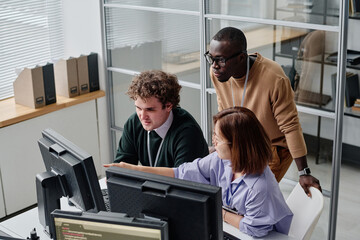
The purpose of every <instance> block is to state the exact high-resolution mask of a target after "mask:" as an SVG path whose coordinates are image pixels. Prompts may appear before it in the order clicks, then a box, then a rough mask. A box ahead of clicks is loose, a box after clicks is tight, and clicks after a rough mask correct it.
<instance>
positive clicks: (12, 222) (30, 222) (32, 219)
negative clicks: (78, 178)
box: [0, 178, 294, 240]
mask: <svg viewBox="0 0 360 240" xmlns="http://www.w3.org/2000/svg"><path fill="white" fill-rule="evenodd" d="M99 182H100V186H101V187H102V188H104V187H103V186H106V183H105V179H104V178H103V179H101V180H100V181H99ZM60 204H61V209H63V210H75V211H76V210H77V209H76V208H75V207H70V206H69V205H68V204H67V199H66V198H61V201H60ZM77 211H78V210H77ZM34 228H36V232H37V235H38V236H39V237H40V240H49V239H50V238H49V237H48V236H47V235H46V234H45V233H44V231H43V229H44V228H43V226H42V225H41V224H40V222H39V218H38V209H37V208H33V209H31V210H29V211H27V212H24V213H22V214H19V215H18V216H15V217H13V218H10V219H8V220H6V221H3V222H1V223H0V230H1V231H3V232H5V233H7V234H9V235H11V236H13V237H16V238H23V239H26V238H27V237H29V236H30V231H31V230H33V229H34ZM223 229H224V231H225V232H228V233H230V234H231V235H233V236H236V237H238V238H240V239H241V240H252V239H256V240H261V239H272V240H275V239H276V240H291V239H294V238H291V237H289V236H287V235H284V234H281V233H278V232H274V231H273V232H270V233H269V235H267V236H266V237H265V238H252V237H250V236H248V235H246V234H244V233H242V232H240V231H239V230H238V229H237V228H235V227H233V226H231V225H229V224H227V223H225V222H223Z"/></svg>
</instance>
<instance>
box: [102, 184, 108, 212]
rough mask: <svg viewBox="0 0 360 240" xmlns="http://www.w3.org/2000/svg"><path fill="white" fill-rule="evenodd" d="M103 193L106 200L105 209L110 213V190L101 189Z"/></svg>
mask: <svg viewBox="0 0 360 240" xmlns="http://www.w3.org/2000/svg"><path fill="white" fill-rule="evenodd" d="M101 193H102V195H103V198H104V203H105V209H106V211H107V212H110V202H109V194H108V190H107V189H101Z"/></svg>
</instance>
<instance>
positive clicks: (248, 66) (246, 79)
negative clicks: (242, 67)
mask: <svg viewBox="0 0 360 240" xmlns="http://www.w3.org/2000/svg"><path fill="white" fill-rule="evenodd" d="M249 59H250V57H249V56H247V58H246V62H247V65H246V77H245V84H244V92H243V95H242V100H241V105H240V107H242V106H243V105H244V99H245V92H246V85H247V82H248V78H249V68H250V60H249ZM230 84H231V85H230V87H231V96H232V100H233V106H234V107H235V100H234V90H233V88H232V81H231V82H230Z"/></svg>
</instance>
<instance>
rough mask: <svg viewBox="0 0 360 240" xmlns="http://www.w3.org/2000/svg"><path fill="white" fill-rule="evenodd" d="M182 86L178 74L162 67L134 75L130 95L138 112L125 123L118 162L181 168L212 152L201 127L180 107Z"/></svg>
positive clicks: (117, 155)
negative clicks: (173, 73) (162, 69)
mask: <svg viewBox="0 0 360 240" xmlns="http://www.w3.org/2000/svg"><path fill="white" fill-rule="evenodd" d="M180 89H181V86H180V85H179V83H178V80H177V77H176V76H175V75H172V74H168V73H165V72H162V71H160V70H151V71H145V72H142V73H140V74H139V75H137V76H135V77H134V79H133V80H132V83H131V85H130V87H129V89H128V92H127V94H128V95H129V97H130V98H131V99H133V100H134V101H135V107H136V113H134V114H133V115H131V116H130V118H129V119H128V120H127V122H126V123H125V125H124V131H123V134H122V136H121V139H120V141H119V146H118V150H117V154H116V158H115V161H114V162H126V163H131V164H135V165H137V164H138V162H140V163H141V165H143V166H153V167H178V166H179V165H181V164H182V163H184V162H191V161H193V160H194V159H196V158H198V157H204V156H206V155H207V154H208V153H209V151H208V145H207V143H206V141H205V139H204V136H203V133H202V131H201V128H200V126H199V125H198V124H197V122H196V121H195V119H194V118H193V117H192V116H191V115H190V113H188V112H187V111H186V110H184V109H182V108H180V107H179V102H180V95H179V92H180Z"/></svg>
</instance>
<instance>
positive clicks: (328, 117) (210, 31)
mask: <svg viewBox="0 0 360 240" xmlns="http://www.w3.org/2000/svg"><path fill="white" fill-rule="evenodd" d="M340 3H341V6H343V5H344V2H343V1H338V0H322V1H309V0H292V1H290V0H270V1H268V0H253V1H250V0H249V1H238V0H217V1H208V0H199V1H191V0H186V1H164V0H157V1H145V0H137V1H130V0H127V1H126V0H107V1H105V2H104V3H103V8H104V24H103V26H104V30H105V42H106V46H105V48H106V53H107V68H108V88H109V91H108V98H109V103H110V110H109V111H110V116H111V131H112V132H113V136H112V140H113V141H112V143H113V153H115V151H116V148H117V143H118V141H119V138H120V136H121V131H122V127H123V125H124V123H125V121H126V119H127V118H128V117H129V116H130V115H131V114H133V113H134V112H135V107H134V105H133V102H132V100H129V98H128V96H127V95H126V91H127V88H128V86H129V83H130V81H131V79H132V77H133V75H134V74H136V73H138V72H140V71H143V70H148V69H162V70H164V71H167V72H170V73H174V74H176V75H177V76H178V78H179V80H180V84H181V85H182V90H181V101H180V105H181V106H182V107H183V108H185V109H187V110H188V111H189V112H190V113H191V114H192V115H193V116H194V118H195V119H196V120H197V121H198V123H199V124H200V125H201V127H202V129H203V132H204V135H205V136H206V137H207V139H208V143H209V145H211V139H210V136H211V132H212V128H213V125H212V116H213V115H214V114H215V113H217V111H218V107H217V100H216V93H215V90H214V88H213V86H212V84H211V81H210V79H209V65H208V64H207V63H206V61H205V59H204V57H203V54H204V53H205V52H206V51H207V49H208V45H209V43H210V40H211V37H212V36H213V35H214V34H215V33H216V32H217V31H218V30H220V29H221V28H223V27H226V26H232V27H237V28H240V29H241V30H243V32H244V33H245V35H246V38H247V41H248V52H249V53H260V54H261V55H262V56H264V57H266V58H269V59H272V60H274V61H276V62H277V63H279V64H280V65H281V66H282V68H283V70H284V72H285V73H286V74H287V75H288V77H289V80H290V83H291V85H292V87H293V90H294V93H295V101H296V104H297V108H298V112H299V118H300V123H301V125H302V128H303V133H304V137H305V140H306V143H307V147H308V164H309V166H310V167H311V169H312V172H313V175H314V176H315V177H317V178H318V179H319V180H320V182H321V185H322V187H323V190H324V191H323V193H324V195H325V196H326V198H325V199H326V200H325V207H324V211H323V213H322V215H321V218H320V220H319V224H318V225H317V228H316V230H315V232H314V235H313V239H326V238H328V239H335V236H334V235H333V233H332V232H331V231H333V229H336V220H337V219H336V216H337V201H338V194H337V193H338V190H339V189H338V187H337V184H338V183H339V177H338V173H339V172H340V167H341V158H339V157H338V155H337V154H338V153H339V152H340V154H341V144H342V126H339V123H340V125H341V124H342V121H343V118H342V115H340V116H338V115H337V114H338V113H339V112H340V113H341V112H342V111H345V114H347V116H348V117H349V118H351V120H350V122H351V121H355V122H356V121H357V120H354V119H360V118H359V117H360V113H359V114H357V113H354V112H352V111H351V108H345V109H344V110H343V106H342V105H343V102H342V101H341V100H342V98H343V97H344V95H343V93H342V92H341V91H340V90H341V89H343V88H342V86H344V81H343V79H341V74H342V70H343V69H345V67H344V66H342V65H343V63H341V62H340V59H337V58H336V53H337V52H338V51H340V52H341V51H342V50H343V49H342V45H343V44H344V43H343V42H342V41H343V38H344V37H346V31H344V28H343V27H342V25H341V23H342V22H343V21H342V20H343V19H342V17H343V18H345V16H346V14H345V15H344V12H346V11H341V8H340V7H339V6H340ZM339 16H340V17H339ZM345 46H346V43H345ZM339 58H340V57H339ZM346 67H347V70H349V69H350V70H351V71H355V72H356V71H358V69H360V67H359V68H357V67H353V66H350V65H347V66H346ZM338 75H340V77H338ZM337 96H340V99H339V100H336V97H337ZM353 124H354V123H353ZM339 134H340V135H339ZM337 136H340V137H337ZM346 138H347V137H346V136H344V139H345V140H346ZM358 138H359V137H358ZM358 140H359V142H360V138H359V139H358ZM338 143H340V147H339V146H337V144H338ZM349 144H351V143H350V142H349ZM355 147H360V146H355ZM296 182H298V175H297V168H296V166H295V164H293V165H292V166H291V167H290V169H289V170H288V172H287V174H286V176H285V179H284V181H282V182H281V183H280V185H281V188H282V190H283V192H284V195H285V196H286V195H287V194H288V193H289V192H290V191H291V190H292V187H293V186H294V184H295V183H296ZM334 190H335V191H334ZM340 198H341V196H340ZM332 211H333V212H332ZM334 214H335V217H334ZM345 219H346V217H345V218H344V217H342V216H341V214H339V220H338V221H339V222H342V224H343V221H345ZM334 220H335V221H334ZM344 232H348V231H344V230H343V229H341V230H339V231H338V232H337V233H338V234H341V235H339V238H340V239H343V238H342V236H345V235H346V234H348V233H346V234H345V235H343V234H344ZM350 234H351V233H350ZM358 234H359V232H358ZM355 236H357V235H354V237H355Z"/></svg>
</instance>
